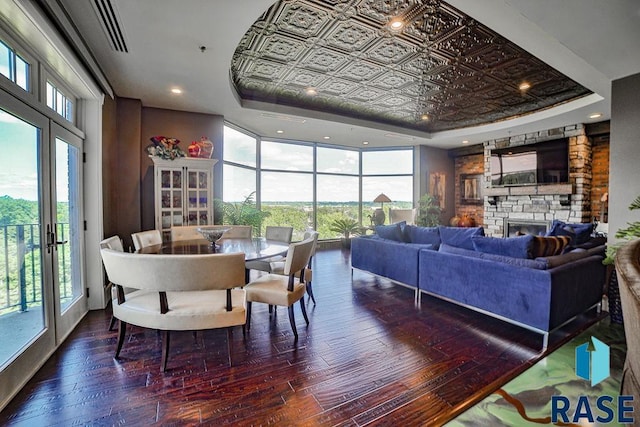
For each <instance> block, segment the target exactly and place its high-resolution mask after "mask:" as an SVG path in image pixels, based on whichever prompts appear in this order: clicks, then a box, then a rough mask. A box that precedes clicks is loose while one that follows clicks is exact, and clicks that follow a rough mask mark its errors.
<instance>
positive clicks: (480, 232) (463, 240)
mask: <svg viewBox="0 0 640 427" xmlns="http://www.w3.org/2000/svg"><path fill="white" fill-rule="evenodd" d="M438 232H439V233H440V241H441V242H442V243H445V244H447V245H450V246H456V247H458V248H465V249H469V250H474V249H473V242H472V241H471V237H473V236H484V228H482V227H445V226H443V225H440V226H438Z"/></svg>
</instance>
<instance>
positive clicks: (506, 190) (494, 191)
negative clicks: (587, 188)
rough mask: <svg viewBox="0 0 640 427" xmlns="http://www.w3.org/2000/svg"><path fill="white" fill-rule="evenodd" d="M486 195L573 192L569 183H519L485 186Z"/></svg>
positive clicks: (530, 194) (562, 193)
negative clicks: (516, 184) (517, 184)
mask: <svg viewBox="0 0 640 427" xmlns="http://www.w3.org/2000/svg"><path fill="white" fill-rule="evenodd" d="M484 194H485V195H486V196H532V195H552V194H561V195H564V194H573V185H571V184H541V185H519V186H513V187H491V188H485V189H484Z"/></svg>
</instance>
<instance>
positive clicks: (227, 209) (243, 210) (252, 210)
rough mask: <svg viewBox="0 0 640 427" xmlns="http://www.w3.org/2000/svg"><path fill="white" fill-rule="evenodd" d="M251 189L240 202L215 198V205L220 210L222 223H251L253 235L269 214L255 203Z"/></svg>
mask: <svg viewBox="0 0 640 427" xmlns="http://www.w3.org/2000/svg"><path fill="white" fill-rule="evenodd" d="M255 194H256V192H255V191H253V192H252V193H251V194H249V195H248V196H247V197H245V199H244V200H243V201H242V202H223V201H221V200H216V206H217V209H216V210H219V211H222V223H223V224H228V225H251V226H252V227H253V231H254V235H259V233H260V227H261V225H262V220H264V219H265V218H266V217H268V216H269V215H271V214H270V213H269V212H263V211H261V210H260V209H258V207H257V206H256V204H255V200H254V199H253V197H254V195H255Z"/></svg>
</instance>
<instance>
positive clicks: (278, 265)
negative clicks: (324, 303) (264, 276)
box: [269, 230, 320, 305]
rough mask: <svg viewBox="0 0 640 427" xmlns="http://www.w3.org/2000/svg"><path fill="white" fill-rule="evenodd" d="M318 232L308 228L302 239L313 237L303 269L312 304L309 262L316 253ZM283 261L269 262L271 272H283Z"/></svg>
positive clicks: (311, 272) (311, 271) (314, 300)
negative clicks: (307, 260) (307, 259)
mask: <svg viewBox="0 0 640 427" xmlns="http://www.w3.org/2000/svg"><path fill="white" fill-rule="evenodd" d="M319 235H320V233H318V232H317V231H314V230H309V231H305V232H304V236H303V240H307V239H309V238H313V248H312V249H311V256H310V257H309V263H308V264H307V268H306V269H305V270H304V280H305V282H306V284H307V294H309V299H311V300H312V301H313V305H316V298H315V296H314V295H313V288H312V285H311V283H312V282H313V270H312V269H311V262H312V261H313V256H314V255H315V254H316V247H317V246H318V236H319ZM284 265H285V263H284V261H275V262H271V263H270V266H269V267H270V269H271V272H272V273H274V274H284Z"/></svg>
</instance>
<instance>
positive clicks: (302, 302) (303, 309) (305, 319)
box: [300, 298, 309, 326]
mask: <svg viewBox="0 0 640 427" xmlns="http://www.w3.org/2000/svg"><path fill="white" fill-rule="evenodd" d="M300 308H301V309H302V315H303V316H304V321H305V322H307V326H308V325H309V318H308V317H307V309H306V308H305V306H304V298H301V299H300Z"/></svg>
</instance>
